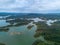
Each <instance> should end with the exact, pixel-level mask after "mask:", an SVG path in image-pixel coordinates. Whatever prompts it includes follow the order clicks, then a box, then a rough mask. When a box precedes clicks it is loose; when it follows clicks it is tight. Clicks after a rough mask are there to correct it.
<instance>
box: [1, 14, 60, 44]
mask: <svg viewBox="0 0 60 45" xmlns="http://www.w3.org/2000/svg"><path fill="white" fill-rule="evenodd" d="M1 16H2V17H1V18H0V21H2V20H3V21H5V25H3V23H4V22H3V23H1V22H0V23H1V24H2V25H3V26H0V33H1V32H3V33H4V32H6V33H7V35H10V36H11V35H12V36H14V38H15V39H17V41H22V42H21V43H20V42H19V44H18V45H21V44H22V45H24V44H25V45H28V44H29V45H60V14H20V13H18V14H15V13H12V14H10V13H5V14H2V13H1ZM6 23H7V24H6ZM1 24H0V25H1ZM21 26H22V27H21ZM23 26H24V27H23ZM15 30H16V31H15ZM17 30H18V31H17ZM25 31H26V32H25ZM10 36H9V37H10ZM15 36H17V37H18V38H17V37H15ZM26 36H27V37H26ZM19 37H20V38H21V37H22V38H21V39H20V38H19ZM23 37H26V38H25V39H23ZM11 38H12V37H11ZM27 38H28V40H27V41H26V39H27ZM15 39H14V40H15ZM18 39H19V40H18ZM29 39H30V40H29ZM5 41H6V40H5ZM10 41H11V40H9V42H10ZM24 41H25V42H24ZM0 42H1V41H0ZM2 42H3V43H4V41H2ZM23 43H24V44H23ZM9 44H10V43H9ZM9 44H7V42H6V45H9ZM16 44H17V42H16ZM12 45H14V43H13V44H12Z"/></svg>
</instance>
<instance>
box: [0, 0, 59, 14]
mask: <svg viewBox="0 0 60 45" xmlns="http://www.w3.org/2000/svg"><path fill="white" fill-rule="evenodd" d="M0 12H19V13H60V0H0Z"/></svg>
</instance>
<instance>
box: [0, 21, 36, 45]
mask: <svg viewBox="0 0 60 45" xmlns="http://www.w3.org/2000/svg"><path fill="white" fill-rule="evenodd" d="M3 22H4V23H3ZM1 23H2V24H1ZM6 25H8V24H7V23H6V22H5V21H1V20H0V26H6ZM35 30H36V26H34V27H32V28H31V29H28V28H27V26H26V25H25V26H19V27H10V30H9V31H8V32H0V43H5V44H6V45H32V43H33V42H34V41H35V38H34V34H35ZM12 32H20V33H21V34H11V33H12Z"/></svg>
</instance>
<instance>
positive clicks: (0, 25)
mask: <svg viewBox="0 0 60 45" xmlns="http://www.w3.org/2000/svg"><path fill="white" fill-rule="evenodd" d="M6 25H9V23H6V20H0V27H2V26H6Z"/></svg>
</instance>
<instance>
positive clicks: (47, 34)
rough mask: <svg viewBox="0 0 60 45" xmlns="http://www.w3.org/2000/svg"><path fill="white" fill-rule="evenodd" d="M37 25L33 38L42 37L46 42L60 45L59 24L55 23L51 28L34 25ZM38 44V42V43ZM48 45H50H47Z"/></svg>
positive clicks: (43, 24)
mask: <svg viewBox="0 0 60 45" xmlns="http://www.w3.org/2000/svg"><path fill="white" fill-rule="evenodd" d="M35 24H36V25H37V30H36V33H35V35H34V37H35V38H37V37H40V35H42V36H44V39H45V40H46V41H51V42H55V43H53V45H60V23H59V22H56V23H54V24H53V25H52V26H47V25H46V24H45V23H43V22H42V23H41V22H38V23H35ZM38 42H39V41H38ZM36 45H48V44H45V43H43V44H41V42H39V43H37V44H36ZM49 45H50V44H49Z"/></svg>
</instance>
